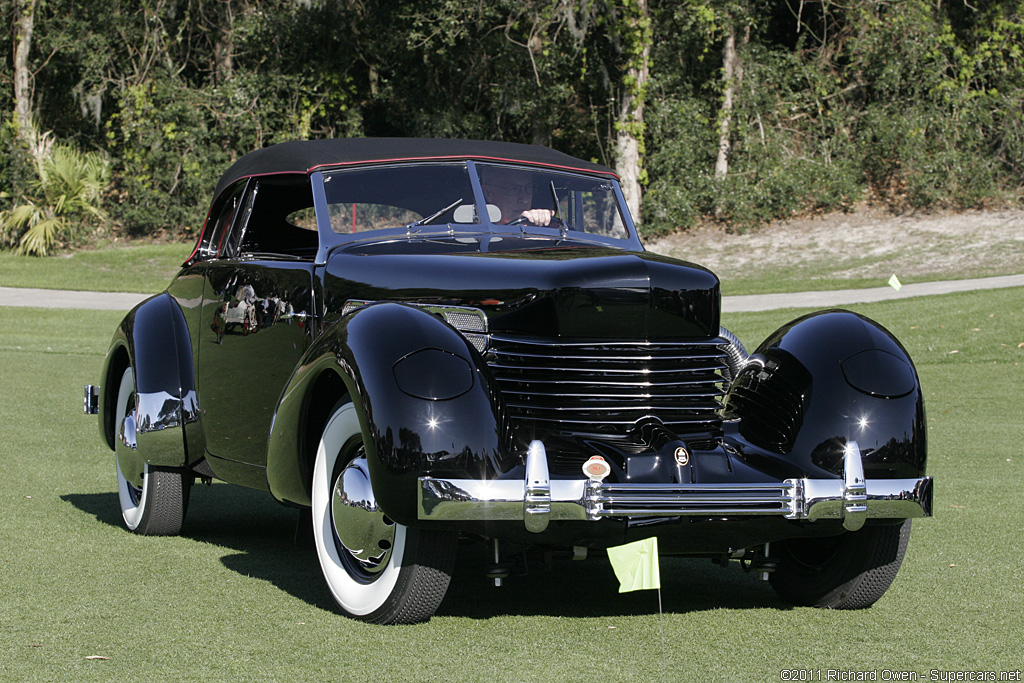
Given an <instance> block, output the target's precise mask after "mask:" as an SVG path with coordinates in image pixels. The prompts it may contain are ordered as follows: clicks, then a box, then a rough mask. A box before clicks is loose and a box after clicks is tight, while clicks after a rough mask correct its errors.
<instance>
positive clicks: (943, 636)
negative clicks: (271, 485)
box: [0, 285, 1024, 683]
mask: <svg viewBox="0 0 1024 683" xmlns="http://www.w3.org/2000/svg"><path fill="white" fill-rule="evenodd" d="M90 286H92V285H90ZM853 308H855V310H857V311H859V312H863V313H865V314H867V315H870V316H872V317H874V318H876V319H877V320H879V321H880V322H882V324H884V325H886V326H887V327H889V329H891V330H892V331H893V332H894V333H896V334H897V336H899V337H900V339H901V340H902V341H903V343H904V344H905V345H906V346H907V348H908V349H909V351H910V352H911V355H912V356H913V357H914V359H915V360H916V362H917V365H918V369H919V371H920V374H921V377H922V382H923V384H924V390H925V396H926V402H927V407H928V416H929V417H928V425H929V444H930V461H929V469H930V473H931V474H933V475H935V476H936V479H937V488H936V516H935V517H934V518H932V519H925V520H918V521H915V523H914V531H913V534H912V537H911V542H910V548H909V550H908V553H907V557H906V560H905V562H904V564H903V568H902V569H901V571H900V573H899V575H898V576H897V578H896V581H895V583H894V584H893V586H892V588H891V589H890V590H889V592H888V593H887V594H886V595H885V596H884V597H883V598H882V599H881V600H880V601H879V602H878V603H877V604H876V605H875V606H874V607H873V608H871V609H868V610H863V611H854V612H839V611H835V612H833V611H824V610H815V609H810V608H792V607H790V606H788V605H786V604H785V603H783V602H781V601H780V600H778V599H777V598H776V597H775V595H774V593H773V591H772V590H771V588H770V587H769V586H768V585H767V584H764V583H761V582H760V581H758V580H757V578H756V577H755V576H754V575H752V574H744V573H743V572H741V571H740V570H739V569H738V568H737V567H735V566H733V567H732V568H730V569H728V570H723V569H721V568H718V567H715V566H713V565H711V563H710V562H707V561H705V560H685V559H673V558H663V561H662V582H663V592H662V599H663V604H664V620H663V627H664V639H665V644H666V660H667V668H668V674H667V679H668V680H670V681H681V680H712V681H779V680H782V678H781V676H780V672H781V671H782V670H783V669H790V668H796V669H808V670H813V671H817V670H820V671H821V680H828V679H827V670H828V669H842V670H853V671H861V672H863V671H877V672H879V674H878V676H879V680H884V678H883V677H882V674H881V671H882V670H889V671H908V672H915V673H917V674H918V675H919V676H920V680H930V678H929V677H930V672H931V671H932V670H942V671H965V670H972V671H979V670H988V671H997V672H998V671H1001V670H1011V671H1013V670H1019V669H1021V668H1022V665H1024V661H1022V657H1021V655H1020V649H1021V642H1024V626H1022V622H1021V617H1020V612H1021V604H1024V563H1022V562H1021V553H1020V547H1021V535H1022V531H1024V524H1022V522H1021V521H1020V515H1019V507H1020V488H1021V483H1022V481H1024V453H1021V450H1020V449H1021V446H1020V444H1021V443H1024V424H1022V421H1021V413H1020V406H1021V405H1022V403H1024V366H1022V365H1021V363H1022V362H1024V349H1021V348H1019V347H1018V345H1020V344H1021V343H1022V342H1024V291H1022V290H1021V289H1008V290H998V291H993V292H979V293H966V294H954V295H947V296H941V297H929V298H919V299H907V300H901V301H895V302H886V303H881V304H870V305H860V306H856V307H853ZM798 313H799V312H797V311H789V312H780V311H774V312H770V313H750V314H734V315H730V316H728V318H727V320H725V324H726V325H727V326H728V327H730V328H731V329H733V331H735V332H736V333H737V334H738V335H739V336H740V338H741V339H742V340H743V341H744V342H745V343H746V344H747V345H748V347H750V348H751V349H752V348H753V347H756V346H757V343H758V341H759V340H760V339H762V338H764V337H765V336H766V335H767V334H768V333H770V332H771V331H772V330H774V329H775V328H776V327H778V326H779V325H781V324H782V323H783V322H785V321H787V320H789V319H790V318H792V317H795V316H796V315H797V314H798ZM0 316H2V319H3V322H4V324H3V325H2V327H0V364H2V367H3V374H2V380H0V381H2V384H0V430H2V433H3V436H4V449H3V456H2V458H3V467H4V470H5V476H4V477H3V478H2V480H0V539H3V545H2V551H0V605H2V607H0V634H2V635H0V681H58V680H59V681H65V680H74V681H94V680H95V681H109V680H168V681H177V680H195V681H278V680H279V681H306V680H339V681H348V680H353V681H363V680H366V679H370V680H374V681H402V682H404V681H449V680H452V681H586V682H588V683H590V682H592V681H646V680H651V681H660V680H662V679H663V674H662V665H661V662H662V645H661V642H662V641H661V628H662V622H661V621H659V617H658V601H657V594H656V593H655V592H653V591H643V592H637V593H626V594H621V595H620V594H618V593H617V592H616V591H617V583H616V581H615V578H614V576H613V574H612V572H611V569H610V567H609V566H608V564H607V562H606V561H605V560H603V559H593V560H590V561H587V562H582V563H568V562H567V563H563V564H559V565H555V570H554V571H552V572H550V573H543V572H538V573H535V574H531V575H530V576H529V577H528V578H513V579H511V580H509V582H508V584H507V585H506V586H505V587H503V588H501V589H494V588H491V587H489V586H488V582H487V580H486V579H485V577H484V576H483V573H482V569H481V564H480V563H478V562H475V561H474V560H476V559H478V558H474V557H472V555H474V554H476V553H477V551H476V550H475V549H474V548H473V547H470V548H467V552H466V553H465V555H467V556H466V557H462V558H461V559H462V560H468V561H463V562H461V563H460V565H459V567H458V569H457V573H456V575H455V577H454V578H453V581H452V585H451V589H450V591H449V594H448V597H447V598H446V600H445V602H444V603H443V604H442V606H441V609H440V611H439V613H438V615H437V616H435V617H434V618H433V619H432V620H431V621H430V622H429V623H426V624H421V625H416V626H405V627H378V626H367V625H364V624H361V623H358V622H355V621H351V620H348V619H345V618H343V617H341V616H339V615H337V614H336V613H335V612H334V611H333V610H332V609H331V600H330V596H329V595H328V593H327V591H326V588H325V587H324V586H323V584H322V581H321V578H320V573H319V567H318V566H317V562H316V557H315V554H314V553H313V551H312V550H311V549H309V548H307V547H305V546H301V545H299V546H297V545H295V543H294V542H293V530H294V521H295V512H294V511H292V510H289V509H286V508H283V507H280V506H278V505H276V504H275V503H273V502H272V501H271V500H270V499H269V496H267V495H266V494H260V493H258V492H253V491H248V490H244V489H238V488H235V487H231V486H228V485H225V484H214V485H213V486H209V487H205V486H200V487H197V488H196V489H194V490H193V495H192V501H191V505H190V509H189V513H188V517H187V519H186V529H185V535H184V536H182V537H178V538H145V537H138V536H134V535H132V534H130V533H128V532H126V531H125V530H123V529H122V528H121V525H120V520H119V512H118V507H117V498H116V493H115V488H114V468H113V456H112V454H111V453H110V451H108V450H107V449H106V448H105V447H104V446H103V445H101V443H100V440H99V436H98V432H97V428H96V418H95V417H91V416H85V415H83V414H82V412H81V390H82V385H83V384H85V383H88V382H95V381H96V376H97V374H98V372H99V366H100V361H101V358H102V354H103V353H104V351H105V350H106V345H107V342H108V340H109V338H110V335H111V333H112V332H113V329H114V327H115V325H116V324H117V322H118V320H119V318H120V314H119V313H107V312H92V311H82V312H79V311H64V310H41V309H13V308H0ZM90 656H100V657H104V658H105V659H88V658H89V657H90ZM941 680H951V679H949V678H944V679H941Z"/></svg>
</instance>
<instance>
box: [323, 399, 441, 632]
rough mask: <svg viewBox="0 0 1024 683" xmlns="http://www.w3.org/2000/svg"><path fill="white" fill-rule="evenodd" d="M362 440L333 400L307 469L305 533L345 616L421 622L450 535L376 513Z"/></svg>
mask: <svg viewBox="0 0 1024 683" xmlns="http://www.w3.org/2000/svg"><path fill="white" fill-rule="evenodd" d="M362 444H363V438H362V432H361V430H360V427H359V418H358V416H357V413H356V409H355V406H353V405H352V404H351V403H345V404H343V405H341V406H339V407H338V408H337V409H336V410H335V412H334V414H333V415H332V416H331V418H330V419H329V420H328V421H327V425H326V426H325V427H324V431H323V434H322V436H321V438H320V443H319V445H318V447H317V454H316V462H315V464H314V467H313V489H312V507H313V509H312V518H313V538H314V541H315V543H316V550H317V556H318V557H319V560H320V567H321V569H322V570H323V575H324V579H325V580H326V582H327V586H328V588H329V589H330V591H331V595H332V596H333V597H334V600H335V602H337V604H338V606H339V607H340V608H341V610H342V611H343V612H344V613H345V614H347V615H348V616H351V617H353V618H356V619H360V620H364V621H370V622H373V623H379V624H408V623H415V622H419V621H426V620H427V619H429V618H430V617H431V615H433V613H434V612H435V611H436V610H437V607H438V606H439V605H440V603H441V600H442V599H443V598H444V594H445V592H446V591H447V589H448V582H449V580H450V577H451V571H452V567H453V566H454V561H455V548H456V541H457V537H456V535H455V534H454V533H447V532H436V531H421V530H417V529H412V528H408V527H405V526H403V525H401V524H397V523H395V522H393V521H392V520H390V519H389V518H388V517H387V515H385V514H384V513H383V512H382V511H380V510H379V509H378V508H377V506H376V500H375V497H374V495H373V490H372V486H371V484H370V476H369V468H368V466H367V464H366V458H365V455H364V454H363V448H362Z"/></svg>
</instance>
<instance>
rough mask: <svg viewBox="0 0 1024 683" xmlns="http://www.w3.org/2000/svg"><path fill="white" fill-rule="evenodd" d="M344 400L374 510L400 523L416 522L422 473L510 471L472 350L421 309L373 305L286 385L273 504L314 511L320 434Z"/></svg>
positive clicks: (272, 461) (324, 340)
mask: <svg viewBox="0 0 1024 683" xmlns="http://www.w3.org/2000/svg"><path fill="white" fill-rule="evenodd" d="M324 386H335V387H337V389H336V390H335V391H334V392H333V393H331V392H325V391H324V390H323V387H324ZM345 396H347V397H348V399H349V400H351V401H352V403H353V404H354V405H355V407H356V411H357V413H358V415H359V421H360V426H361V428H362V432H363V443H364V447H365V451H366V458H367V461H368V463H369V468H370V477H371V479H372V482H373V489H374V495H375V496H376V498H377V503H378V504H379V505H380V507H381V509H382V510H384V512H386V513H387V514H388V515H389V516H391V517H392V518H393V519H395V520H396V521H398V522H400V523H402V524H407V525H411V524H415V523H416V521H417V512H416V496H417V480H418V478H419V477H420V476H423V475H426V474H432V475H441V474H444V475H447V476H459V477H473V478H485V479H486V478H494V477H495V476H497V474H498V473H499V472H501V471H506V470H507V469H509V468H510V467H511V466H512V465H513V463H512V462H510V458H509V456H508V455H507V454H508V452H509V449H507V448H503V447H502V444H503V438H504V434H505V433H506V430H504V429H502V427H501V420H500V417H499V416H500V415H501V412H502V411H501V408H500V404H499V399H498V393H497V391H496V390H494V389H492V386H491V379H490V374H489V372H488V371H487V368H486V365H485V364H484V362H483V360H482V359H481V357H480V354H479V353H478V352H477V351H476V349H474V348H473V346H472V345H471V344H470V343H469V342H468V341H467V340H466V339H465V338H464V337H463V336H462V335H461V334H459V333H458V332H457V331H455V330H454V329H453V328H452V327H451V326H450V325H448V324H447V323H446V322H444V321H442V320H441V319H439V318H437V317H436V316H434V315H432V314H430V313H428V312H426V311H424V310H422V309H419V308H415V307H413V306H407V305H403V304H396V303H379V304H374V305H371V306H366V307H364V308H361V309H359V310H357V311H356V312H354V313H352V314H351V315H348V316H346V317H345V318H343V319H342V320H341V321H339V322H338V323H337V324H335V325H334V326H333V327H331V328H329V329H327V330H326V331H325V332H324V334H322V335H321V336H320V338H319V339H318V340H317V341H316V342H315V343H314V344H313V346H312V347H310V349H309V350H308V351H307V352H306V354H305V356H304V358H303V361H302V362H301V363H300V366H299V367H298V369H297V370H296V372H295V374H294V375H293V376H292V378H291V380H290V381H289V383H288V385H287V387H286V388H285V390H284V393H283V394H282V397H281V400H280V402H279V404H278V408H277V411H276V413H275V416H274V423H273V425H272V427H271V432H270V443H269V450H268V453H267V480H268V484H269V487H270V491H271V492H272V493H273V494H274V496H275V497H276V498H277V499H278V500H280V501H282V502H289V503H295V504H299V505H309V504H310V484H311V477H310V473H311V471H312V458H313V457H315V452H316V446H317V442H318V441H319V436H320V432H321V431H322V428H323V423H324V422H325V421H326V418H327V417H328V416H329V413H330V412H332V411H333V407H334V404H335V403H337V402H338V401H339V400H341V399H342V398H344V397H345ZM326 402H331V404H332V405H331V406H329V407H328V406H326V405H325V404H326ZM325 408H326V410H325Z"/></svg>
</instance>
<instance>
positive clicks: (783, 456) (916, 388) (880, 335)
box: [725, 311, 926, 479]
mask: <svg viewBox="0 0 1024 683" xmlns="http://www.w3.org/2000/svg"><path fill="white" fill-rule="evenodd" d="M725 416H726V420H727V421H726V427H727V431H729V432H731V438H730V439H729V440H730V441H731V442H732V445H733V446H734V447H735V449H736V451H737V452H738V453H739V454H740V455H741V457H744V458H748V459H751V460H756V461H758V464H759V465H760V466H761V467H762V469H764V468H768V469H769V471H774V473H775V474H777V475H778V476H781V477H783V478H786V477H792V476H798V477H811V478H819V477H828V476H843V455H844V452H845V449H846V444H847V443H850V442H854V441H855V442H857V444H858V446H859V448H860V451H861V453H862V455H863V465H864V474H865V476H867V477H868V478H878V479H895V478H911V477H920V476H922V475H923V474H924V470H925V460H926V434H925V413H924V399H923V396H922V393H921V383H920V380H919V379H918V375H917V371H916V369H915V368H914V364H913V362H912V361H911V359H910V356H909V355H908V354H907V352H906V350H905V349H904V348H903V346H902V345H900V343H899V342H898V341H897V340H896V338H895V337H893V335H892V334H891V333H890V332H889V331H888V330H886V329H885V328H883V327H882V326H881V325H879V324H878V323H876V322H874V321H872V320H870V319H868V318H865V317H863V316H861V315H858V314H856V313H851V312H849V311H824V312H821V313H814V314H811V315H808V316H804V317H802V318H799V319H797V320H795V321H793V322H791V323H789V324H788V325H786V326H784V327H782V328H780V329H779V330H778V331H776V332H775V333H774V334H772V335H771V336H770V337H769V338H768V339H766V340H765V341H764V343H762V344H761V346H760V347H758V349H757V350H756V351H755V352H754V353H753V354H752V355H751V356H750V358H749V360H748V362H747V364H746V365H745V366H744V367H743V369H742V370H741V371H740V372H739V374H738V376H737V377H736V380H735V381H734V382H733V384H732V386H731V387H730V390H729V394H728V396H727V397H726V410H725Z"/></svg>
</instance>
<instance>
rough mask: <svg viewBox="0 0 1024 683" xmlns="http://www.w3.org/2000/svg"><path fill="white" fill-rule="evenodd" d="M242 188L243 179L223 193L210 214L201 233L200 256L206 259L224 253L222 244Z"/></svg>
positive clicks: (229, 228)
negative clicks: (222, 198)
mask: <svg viewBox="0 0 1024 683" xmlns="http://www.w3.org/2000/svg"><path fill="white" fill-rule="evenodd" d="M244 190H245V182H244V181H242V182H238V183H236V184H235V185H234V186H233V187H232V188H230V189H229V190H228V191H227V192H226V193H225V197H224V200H223V201H222V202H221V203H220V205H219V207H218V208H216V209H215V210H214V213H212V214H211V215H210V221H211V223H210V225H209V226H207V228H206V231H205V232H204V233H203V241H202V242H201V243H200V245H199V257H200V258H202V259H208V258H215V257H217V256H220V255H224V254H223V249H224V245H225V242H226V241H227V238H228V235H229V234H230V232H231V225H232V223H234V221H235V217H236V216H237V215H238V209H239V206H240V205H241V203H242V193H243V191H244Z"/></svg>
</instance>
